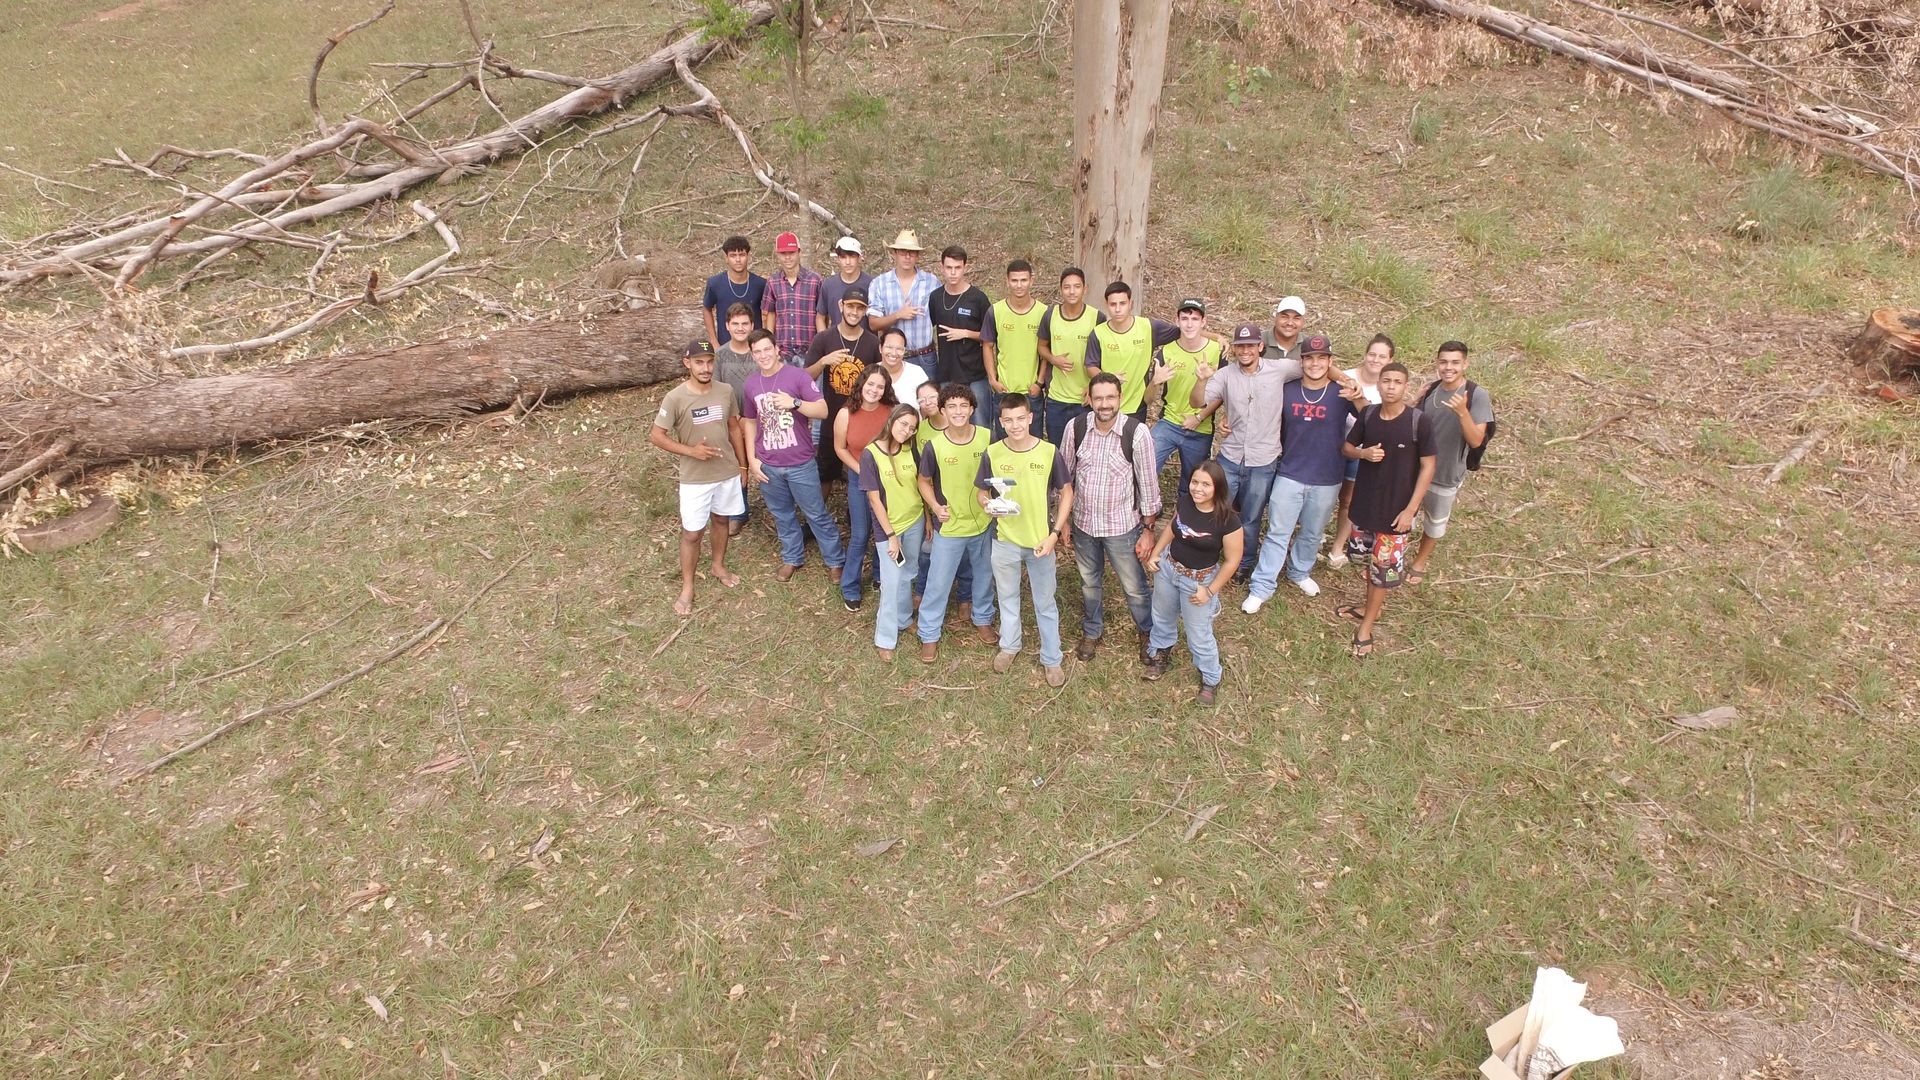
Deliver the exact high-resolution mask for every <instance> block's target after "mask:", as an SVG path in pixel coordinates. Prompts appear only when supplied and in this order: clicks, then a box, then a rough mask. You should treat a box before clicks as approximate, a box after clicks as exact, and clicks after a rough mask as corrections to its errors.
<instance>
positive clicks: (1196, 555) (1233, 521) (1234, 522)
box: [1167, 491, 1245, 570]
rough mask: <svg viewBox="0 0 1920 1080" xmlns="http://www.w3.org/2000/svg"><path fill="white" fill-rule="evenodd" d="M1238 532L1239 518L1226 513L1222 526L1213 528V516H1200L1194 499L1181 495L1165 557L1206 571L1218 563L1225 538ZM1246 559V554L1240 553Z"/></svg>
mask: <svg viewBox="0 0 1920 1080" xmlns="http://www.w3.org/2000/svg"><path fill="white" fill-rule="evenodd" d="M1239 531H1240V515H1239V514H1237V513H1235V512H1234V511H1233V509H1232V508H1231V507H1229V508H1228V509H1227V520H1226V523H1225V524H1216V523H1215V521H1214V516H1213V515H1212V514H1206V513H1201V512H1200V508H1199V507H1197V506H1195V505H1193V497H1192V496H1191V495H1188V494H1187V493H1186V492H1184V491H1183V492H1181V493H1180V506H1179V508H1178V509H1176V510H1175V511H1174V514H1173V543H1171V544H1168V545H1167V554H1168V555H1170V556H1172V558H1173V561H1174V562H1177V563H1179V564H1180V565H1181V566H1184V567H1186V568H1187V569H1189V570H1205V569H1207V568H1208V567H1210V566H1216V565H1218V564H1219V562H1220V549H1221V546H1222V545H1223V544H1224V543H1225V542H1226V539H1227V537H1229V536H1232V535H1233V534H1234V533H1237V532H1239ZM1241 557H1242V558H1245V553H1242V556H1241Z"/></svg>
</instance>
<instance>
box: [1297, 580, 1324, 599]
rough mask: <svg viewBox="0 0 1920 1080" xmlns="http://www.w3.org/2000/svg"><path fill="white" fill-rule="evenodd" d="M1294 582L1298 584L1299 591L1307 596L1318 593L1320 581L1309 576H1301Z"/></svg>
mask: <svg viewBox="0 0 1920 1080" xmlns="http://www.w3.org/2000/svg"><path fill="white" fill-rule="evenodd" d="M1294 584H1295V585H1297V586H1299V588H1300V591H1301V592H1303V593H1306V594H1307V595H1308V596H1319V595H1320V583H1319V582H1317V581H1315V580H1313V579H1312V578H1310V577H1303V578H1301V579H1300V580H1299V581H1296V582H1294Z"/></svg>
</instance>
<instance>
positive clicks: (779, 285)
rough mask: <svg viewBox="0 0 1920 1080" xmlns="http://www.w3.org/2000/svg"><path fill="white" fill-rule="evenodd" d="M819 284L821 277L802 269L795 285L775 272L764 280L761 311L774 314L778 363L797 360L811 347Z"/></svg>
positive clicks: (820, 283)
mask: <svg viewBox="0 0 1920 1080" xmlns="http://www.w3.org/2000/svg"><path fill="white" fill-rule="evenodd" d="M822 284H823V282H822V281H821V280H820V275H819V274H816V273H814V272H813V271H811V270H809V269H807V268H806V267H804V266H803V267H801V268H800V276H799V279H798V280H796V281H788V280H787V275H785V274H783V273H778V272H776V273H775V274H774V275H773V276H772V277H770V278H768V279H767V292H766V295H764V296H762V297H761V298H760V310H761V311H762V312H772V313H773V317H774V323H773V343H774V344H775V345H778V346H779V347H780V357H781V359H786V358H788V357H792V356H799V355H801V354H803V353H805V352H806V351H807V346H809V345H811V344H813V335H814V333H815V329H814V316H815V315H816V314H817V313H818V311H819V309H820V286H821V285H822Z"/></svg>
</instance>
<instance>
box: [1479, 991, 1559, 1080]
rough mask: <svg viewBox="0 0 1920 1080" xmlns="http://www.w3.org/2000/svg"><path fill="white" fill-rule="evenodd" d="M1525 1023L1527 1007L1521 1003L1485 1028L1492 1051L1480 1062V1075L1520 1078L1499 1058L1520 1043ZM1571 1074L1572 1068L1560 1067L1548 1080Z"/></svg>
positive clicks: (1499, 1079)
mask: <svg viewBox="0 0 1920 1080" xmlns="http://www.w3.org/2000/svg"><path fill="white" fill-rule="evenodd" d="M1526 1024H1527V1007H1526V1006H1525V1005H1522V1006H1520V1007H1519V1008H1517V1009H1515V1010H1513V1011H1512V1012H1510V1013H1508V1014H1507V1015H1505V1016H1503V1017H1501V1018H1500V1019H1498V1020H1495V1021H1494V1022H1493V1024H1492V1025H1491V1026H1489V1027H1488V1028H1487V1046H1488V1048H1490V1049H1491V1050H1492V1051H1493V1055H1492V1056H1491V1057H1489V1058H1487V1060H1485V1061H1483V1062H1481V1063H1480V1075H1481V1076H1484V1077H1486V1078H1487V1080H1520V1077H1519V1075H1518V1074H1516V1073H1515V1072H1514V1071H1513V1070H1512V1069H1509V1068H1507V1064H1506V1062H1504V1061H1502V1060H1501V1059H1502V1058H1504V1057H1506V1056H1507V1054H1508V1053H1509V1052H1511V1051H1512V1050H1513V1048H1514V1047H1516V1046H1518V1045H1520V1031H1521V1029H1522V1028H1524V1027H1526ZM1572 1075H1573V1070H1572V1069H1562V1070H1561V1071H1559V1072H1558V1073H1555V1074H1554V1075H1553V1076H1552V1077H1551V1078H1549V1080H1561V1078H1562V1077H1567V1076H1572Z"/></svg>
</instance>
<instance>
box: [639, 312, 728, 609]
mask: <svg viewBox="0 0 1920 1080" xmlns="http://www.w3.org/2000/svg"><path fill="white" fill-rule="evenodd" d="M680 357H681V362H682V363H683V364H684V365H685V366H686V369H687V378H686V381H685V382H682V383H681V384H680V385H678V386H676V387H674V388H673V389H671V390H669V391H667V396H666V397H665V398H664V399H662V400H661V402H660V413H659V415H658V416H656V417H654V420H653V430H652V432H650V433H649V435H648V440H649V441H650V442H652V443H653V445H655V446H657V447H659V448H660V449H662V450H665V451H667V452H668V453H670V454H675V455H678V458H679V462H680V596H679V598H678V599H676V600H675V601H674V602H673V611H674V614H676V615H680V616H682V617H685V616H687V615H691V614H693V575H694V564H696V563H698V562H699V561H700V536H701V534H702V533H704V534H706V536H707V537H708V539H709V540H710V541H711V542H712V544H713V576H714V577H715V578H717V579H719V581H720V583H721V584H722V585H725V586H726V587H727V588H729V589H731V588H733V587H734V586H736V585H738V584H740V575H738V574H735V573H733V572H732V571H730V570H728V569H727V526H726V516H727V515H728V514H737V513H740V512H742V511H744V510H745V509H746V508H747V499H746V489H745V487H744V486H743V480H744V478H745V476H746V472H747V468H746V465H745V464H744V463H745V461H746V460H747V443H746V432H745V429H743V428H742V427H741V426H740V409H739V406H738V405H736V404H735V403H734V395H733V388H732V387H730V386H728V385H727V384H725V383H722V382H718V381H716V380H715V379H714V377H713V346H712V345H711V344H710V343H708V342H706V341H694V342H690V343H688V345H687V347H686V348H685V349H684V350H682V351H681V353H680Z"/></svg>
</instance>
